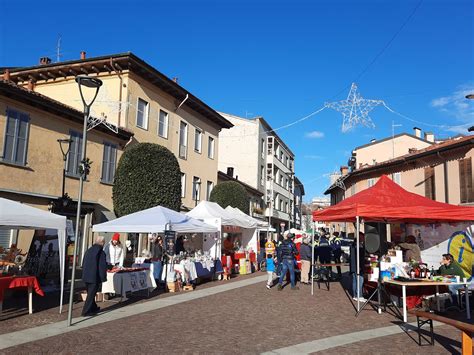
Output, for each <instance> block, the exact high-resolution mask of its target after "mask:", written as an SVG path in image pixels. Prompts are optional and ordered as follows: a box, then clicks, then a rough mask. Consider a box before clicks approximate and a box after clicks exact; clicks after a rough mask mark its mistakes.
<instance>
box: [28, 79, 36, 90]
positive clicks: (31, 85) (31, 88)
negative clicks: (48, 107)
mask: <svg viewBox="0 0 474 355" xmlns="http://www.w3.org/2000/svg"><path fill="white" fill-rule="evenodd" d="M28 90H30V91H35V82H34V81H33V80H28Z"/></svg>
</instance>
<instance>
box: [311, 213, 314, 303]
mask: <svg viewBox="0 0 474 355" xmlns="http://www.w3.org/2000/svg"><path fill="white" fill-rule="evenodd" d="M314 225H315V222H314V221H313V228H312V233H311V296H312V295H313V294H314Z"/></svg>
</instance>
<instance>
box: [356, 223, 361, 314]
mask: <svg viewBox="0 0 474 355" xmlns="http://www.w3.org/2000/svg"><path fill="white" fill-rule="evenodd" d="M359 233H360V221H359V216H356V238H357V239H356V240H357V242H356V248H357V249H356V271H357V275H356V284H357V291H356V292H357V313H359V311H360V301H359V299H360V294H359V289H360V281H359V275H360V267H359V260H360V259H359V258H360V256H359V242H360V240H359Z"/></svg>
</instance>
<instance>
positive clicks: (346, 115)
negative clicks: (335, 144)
mask: <svg viewBox="0 0 474 355" xmlns="http://www.w3.org/2000/svg"><path fill="white" fill-rule="evenodd" d="M379 105H384V102H383V101H382V100H367V99H363V98H362V96H361V95H360V93H359V92H357V85H356V84H355V83H352V85H351V90H350V91H349V95H347V99H346V100H342V101H337V102H327V103H326V104H325V105H324V106H325V107H328V108H332V109H333V110H336V111H338V112H340V113H342V117H343V119H342V132H348V131H350V130H351V129H352V128H354V126H356V125H358V124H361V125H364V126H366V127H370V128H374V127H375V124H374V122H372V119H371V118H370V117H369V112H370V111H372V110H373V109H374V108H375V107H376V106H379Z"/></svg>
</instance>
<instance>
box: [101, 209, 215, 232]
mask: <svg viewBox="0 0 474 355" xmlns="http://www.w3.org/2000/svg"><path fill="white" fill-rule="evenodd" d="M168 223H169V224H170V229H171V230H173V231H175V232H180V233H215V232H217V231H218V228H216V227H214V226H212V225H209V224H207V223H204V222H201V221H199V220H197V219H194V218H193V217H191V216H189V215H183V214H181V213H179V212H176V211H173V210H170V209H168V208H166V207H162V206H156V207H152V208H148V209H146V210H143V211H139V212H135V213H131V214H129V215H126V216H123V217H120V218H117V219H114V220H112V221H108V222H105V223H100V224H96V225H94V226H93V227H92V231H93V232H122V233H157V232H164V231H165V229H166V225H167V224H168Z"/></svg>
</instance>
